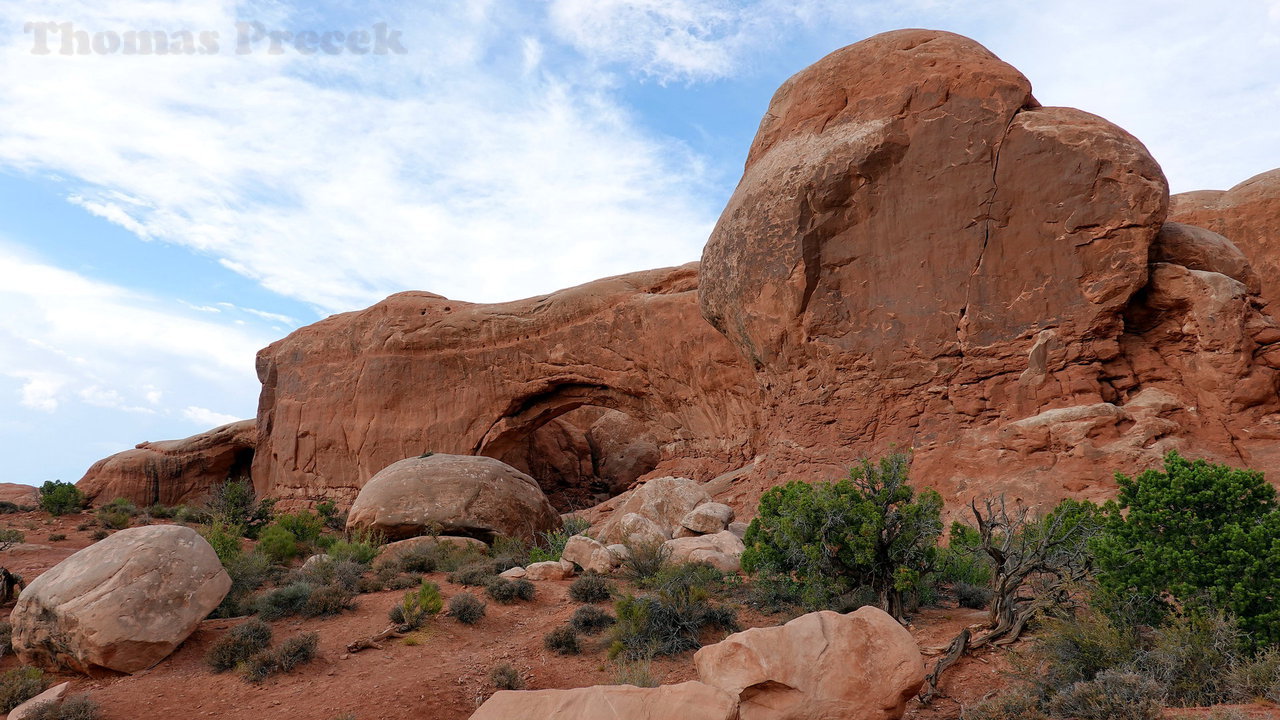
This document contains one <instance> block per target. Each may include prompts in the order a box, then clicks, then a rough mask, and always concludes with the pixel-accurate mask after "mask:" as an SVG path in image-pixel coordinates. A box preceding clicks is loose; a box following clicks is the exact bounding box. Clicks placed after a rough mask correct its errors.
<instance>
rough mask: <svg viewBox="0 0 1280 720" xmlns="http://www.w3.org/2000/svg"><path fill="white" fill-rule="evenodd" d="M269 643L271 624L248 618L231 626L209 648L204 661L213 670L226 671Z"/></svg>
mask: <svg viewBox="0 0 1280 720" xmlns="http://www.w3.org/2000/svg"><path fill="white" fill-rule="evenodd" d="M269 645H271V626H270V625H268V624H267V623H265V622H263V621H262V620H260V619H258V618H250V619H249V620H246V621H245V622H243V623H241V624H239V625H237V626H235V627H234V628H231V630H230V632H228V633H227V634H226V635H224V636H222V637H221V638H220V639H219V640H218V641H217V642H215V643H214V644H213V646H212V647H210V648H209V652H208V653H207V654H205V662H206V663H208V665H209V667H211V668H213V671H214V672H226V671H227V670H232V669H234V668H235V667H236V666H237V665H239V664H240V663H242V662H245V661H247V660H248V659H249V658H250V657H253V656H254V655H255V654H257V653H259V652H261V651H262V650H264V649H266V648H267V647H268V646H269Z"/></svg>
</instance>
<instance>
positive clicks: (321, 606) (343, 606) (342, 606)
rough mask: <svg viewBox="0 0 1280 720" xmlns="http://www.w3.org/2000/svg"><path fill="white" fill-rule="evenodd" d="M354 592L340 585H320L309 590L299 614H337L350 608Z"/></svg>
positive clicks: (319, 615)
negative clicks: (308, 595)
mask: <svg viewBox="0 0 1280 720" xmlns="http://www.w3.org/2000/svg"><path fill="white" fill-rule="evenodd" d="M354 597H355V593H354V592H353V591H351V590H348V589H347V588H345V587H342V586H341V585H321V586H320V587H318V588H316V589H315V590H313V591H312V592H311V595H310V597H308V598H307V602H306V603H305V604H304V605H303V606H302V612H301V614H302V615H303V616H305V617H323V616H326V615H337V614H339V613H341V612H344V611H346V610H350V609H351V608H352V607H353V606H354V605H353V603H352V599H353V598H354Z"/></svg>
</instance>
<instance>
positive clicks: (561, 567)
mask: <svg viewBox="0 0 1280 720" xmlns="http://www.w3.org/2000/svg"><path fill="white" fill-rule="evenodd" d="M571 577H573V563H571V562H569V561H568V560H545V561H543V562H536V563H532V564H530V565H527V566H525V569H524V579H525V580H532V581H534V582H540V581H542V580H567V579H569V578H571Z"/></svg>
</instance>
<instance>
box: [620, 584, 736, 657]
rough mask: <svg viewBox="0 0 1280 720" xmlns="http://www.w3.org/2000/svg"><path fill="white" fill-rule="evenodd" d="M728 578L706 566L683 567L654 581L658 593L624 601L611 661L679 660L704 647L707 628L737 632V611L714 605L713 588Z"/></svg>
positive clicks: (627, 597) (626, 597)
mask: <svg viewBox="0 0 1280 720" xmlns="http://www.w3.org/2000/svg"><path fill="white" fill-rule="evenodd" d="M722 577H723V576H722V575H721V574H720V573H719V572H718V571H717V570H715V569H714V568H711V567H708V566H706V565H677V566H673V567H671V568H669V569H668V570H666V571H664V572H661V573H659V574H658V575H657V576H656V577H655V578H654V579H653V584H652V587H653V589H654V592H653V593H652V594H650V595H642V596H639V597H633V596H630V595H627V596H624V597H623V598H622V599H621V600H619V601H618V602H617V603H615V605H614V611H615V614H616V616H617V618H616V624H615V625H614V627H613V636H612V639H613V644H612V646H611V648H610V650H609V654H610V657H614V658H617V657H621V658H622V659H623V660H638V659H641V658H652V657H654V656H657V655H676V654H679V653H682V652H685V651H687V650H696V649H698V648H699V647H702V642H701V636H702V633H703V631H704V630H706V629H710V628H714V629H718V630H723V631H734V630H737V629H738V621H737V616H736V614H735V613H734V612H733V610H732V609H731V608H728V607H724V606H720V605H714V604H712V603H711V602H710V597H711V589H712V588H713V587H715V586H716V584H717V583H719V582H720V581H721V579H722Z"/></svg>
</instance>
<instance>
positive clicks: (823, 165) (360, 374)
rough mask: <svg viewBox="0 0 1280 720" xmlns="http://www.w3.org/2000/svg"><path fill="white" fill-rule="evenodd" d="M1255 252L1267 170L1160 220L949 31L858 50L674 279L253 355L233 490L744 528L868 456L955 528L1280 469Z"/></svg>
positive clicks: (357, 327)
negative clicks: (437, 459)
mask: <svg viewBox="0 0 1280 720" xmlns="http://www.w3.org/2000/svg"><path fill="white" fill-rule="evenodd" d="M1277 243H1280V171H1273V172H1272V173H1266V174H1263V175H1260V176H1258V177H1256V178H1253V179H1251V180H1249V181H1246V182H1245V183H1242V184H1241V185H1239V186H1237V187H1235V188H1233V189H1231V190H1229V191H1225V192H1197V193H1187V194H1185V195H1181V196H1178V197H1176V198H1174V199H1173V202H1172V213H1170V199H1169V195H1168V187H1167V183H1166V181H1165V178H1164V175H1163V173H1162V171H1161V170H1160V167H1159V165H1158V164H1157V163H1156V162H1155V160H1154V159H1153V158H1152V157H1151V155H1150V154H1149V153H1148V152H1147V150H1146V148H1145V147H1144V146H1143V145H1142V143H1141V142H1139V141H1138V140H1137V139H1136V138H1134V137H1133V136H1131V135H1129V134H1128V133H1126V132H1125V131H1124V130H1122V129H1120V128H1118V127H1116V126H1115V125H1112V124H1111V123H1109V122H1107V121H1106V120H1103V119H1101V118H1099V117H1096V116H1093V115H1090V114H1088V113H1085V112H1081V111H1079V110H1074V109H1070V108H1052V107H1041V106H1040V104H1039V103H1038V102H1037V101H1036V100H1035V98H1034V97H1033V96H1032V94H1031V84H1030V82H1029V81H1028V80H1027V79H1026V78H1025V77H1023V75H1022V74H1021V73H1019V72H1018V71H1017V70H1016V69H1014V68H1013V67H1011V66H1009V65H1008V64H1006V63H1004V62H1002V61H1001V60H1000V59H999V58H997V57H995V56H994V55H992V54H991V53H990V52H989V51H987V50H986V49H985V48H983V47H982V46H981V45H979V44H977V43H975V42H973V41H972V40H968V39H966V38H963V37H959V36H956V35H952V34H949V33H943V32H934V31H925V30H906V31H899V32H893V33H886V34H884V35H879V36H876V37H873V38H870V39H868V40H865V41H863V42H860V43H857V44H855V45H851V46H849V47H847V48H844V49H842V50H839V51H837V52H835V53H832V54H831V55H829V56H828V57H826V58H824V59H822V60H821V61H819V62H817V63H815V64H814V65H813V66H811V67H809V68H806V69H805V70H803V71H801V72H800V73H798V74H797V75H796V76H794V77H793V78H791V79H790V80H788V81H787V82H786V83H785V84H784V85H783V86H782V87H781V88H780V89H779V90H778V92H777V94H776V95H775V96H774V98H773V101H772V103H771V104H770V107H769V110H768V112H767V113H766V115H765V117H764V119H763V121H762V122H761V125H760V129H759V132H758V134H757V136H756V138H755V140H754V142H753V143H752V146H751V149H750V153H749V155H748V159H747V163H746V167H745V170H744V174H743V177H742V180H741V182H740V184H739V185H738V187H737V189H736V191H735V192H734V194H733V196H732V198H731V199H730V200H729V203H728V205H727V207H726V208H725V210H724V213H723V215H722V216H721V218H720V220H719V223H718V224H717V226H716V228H715V230H714V232H713V233H712V235H711V238H710V239H709V241H708V243H707V246H706V249H705V252H704V254H703V258H702V262H701V264H690V265H686V266H683V267H679V268H667V269H662V270H652V271H647V272H638V273H633V274H630V275H624V276H619V277H614V278H607V279H604V280H599V281H596V282H593V283H588V284H586V285H582V286H579V287H576V288H570V289H568V290H563V291H560V292H556V293H553V294H550V295H546V296H542V297H537V298H531V299H528V300H522V301H518V302H512V303H504V304H498V305H477V304H471V303H465V302H458V301H452V300H448V299H446V298H443V297H440V296H438V295H433V294H431V293H426V292H408V293H401V294H398V295H394V296H392V297H390V298H388V299H387V300H385V301H383V302H381V303H378V304H377V305H374V306H373V307H371V308H368V309H366V310H363V311H360V312H355V313H347V314H344V315H337V316H334V317H331V318H329V319H327V320H324V321H322V322H319V323H316V324H314V325H311V326H309V327H305V328H302V329H300V330H298V331H296V332H294V333H293V334H292V335H290V336H289V337H287V338H285V339H283V340H281V341H279V342H277V343H275V344H273V345H271V346H270V347H268V348H266V349H264V350H263V351H262V352H261V353H260V354H259V357H258V374H259V377H260V379H261V380H262V383H263V391H262V396H261V402H260V406H259V414H258V423H257V433H258V436H257V439H256V449H257V452H256V455H255V456H254V461H253V476H254V482H255V485H256V486H257V488H258V491H259V493H263V494H269V495H274V496H277V497H281V498H284V499H285V500H286V503H285V507H288V506H289V504H290V503H292V502H297V503H301V502H306V501H314V500H317V499H320V498H333V499H337V500H340V501H347V502H349V501H351V500H352V499H353V498H354V497H355V495H356V493H357V491H358V489H359V488H360V487H361V486H362V485H363V484H364V483H365V482H366V481H367V480H368V479H369V478H370V477H371V476H372V475H373V474H374V473H377V472H378V471H380V470H382V469H383V468H384V467H386V466H388V465H390V464H391V463H393V462H396V461H398V460H401V459H403V458H406V457H410V456H416V455H418V454H420V453H423V452H425V451H435V452H444V453H455V454H464V455H466V454H480V455H487V456H490V457H494V458H497V459H500V460H503V461H504V462H507V463H509V464H511V465H512V466H514V467H516V468H517V469H520V470H521V471H527V473H528V474H529V475H531V476H533V477H535V478H536V479H537V480H538V481H539V483H540V485H541V486H542V487H543V489H544V491H545V492H546V493H547V494H548V495H549V496H550V497H551V499H552V501H553V502H554V503H555V504H556V506H557V508H558V509H560V510H562V511H563V510H567V509H574V508H579V507H583V506H588V505H593V504H595V503H597V502H599V501H600V500H602V499H604V498H606V497H607V496H609V495H612V494H616V493H619V492H621V491H623V490H625V489H626V488H627V487H628V486H629V485H630V484H632V483H633V481H635V480H637V479H641V480H643V479H645V478H654V477H661V476H668V475H670V476H683V477H689V478H693V479H696V480H701V481H706V480H711V479H713V478H714V479H715V481H714V482H713V483H711V484H710V485H708V486H707V489H708V492H710V493H711V494H712V495H714V496H715V497H716V498H717V499H720V500H722V501H724V502H727V503H729V504H731V505H732V506H733V507H734V508H735V509H737V510H738V511H739V512H740V513H744V516H746V517H749V516H750V513H751V512H752V511H754V508H755V502H756V499H757V498H758V497H759V495H760V493H761V492H763V490H764V489H766V488H768V487H770V486H772V485H775V484H777V483H779V482H784V481H786V480H790V479H796V478H799V479H809V480H816V479H834V478H838V477H841V476H843V475H844V474H845V473H846V472H847V470H848V468H849V466H850V465H851V464H852V463H853V462H854V461H855V460H856V459H857V458H858V457H860V456H865V455H878V454H882V453H885V452H888V451H890V450H894V449H898V450H911V451H912V452H913V456H914V460H913V464H912V472H913V475H914V477H915V479H916V480H917V482H919V483H921V484H924V485H928V486H932V487H935V488H937V489H939V490H940V491H941V492H942V493H943V495H944V497H946V498H947V499H948V501H949V502H950V503H951V506H952V507H956V506H958V505H961V504H963V503H966V502H967V501H968V500H969V499H970V498H971V497H974V496H977V495H990V494H994V493H1000V492H1004V493H1007V494H1009V495H1010V496H1011V498H1013V499H1018V500H1023V501H1026V502H1030V503H1042V502H1052V501H1055V500H1057V499H1059V498H1061V497H1065V496H1084V497H1102V496H1106V495H1108V494H1109V493H1111V492H1112V491H1113V490H1114V484H1113V482H1112V474H1113V473H1114V472H1115V471H1117V470H1120V471H1125V472H1135V471H1138V470H1141V469H1143V468H1145V467H1149V466H1153V465H1155V464H1157V463H1158V462H1159V458H1160V456H1161V455H1162V454H1163V453H1164V452H1165V451H1167V450H1169V449H1174V448H1178V449H1182V450H1184V451H1185V452H1186V453H1189V454H1193V455H1198V456H1207V457H1209V458H1211V459H1214V460H1218V461H1225V462H1230V463H1233V464H1237V465H1245V466H1249V467H1253V468H1257V469H1261V470H1266V471H1272V472H1273V473H1274V476H1277V477H1280V450H1276V449H1273V448H1280V443H1277V442H1276V440H1277V439H1280V397H1278V396H1277V388H1278V377H1280V376H1278V374H1277V368H1280V345H1278V344H1277V343H1280V328H1278V327H1277V325H1276V323H1275V321H1274V320H1273V319H1272V317H1271V315H1270V314H1269V311H1268V305H1267V303H1268V302H1269V301H1271V300H1274V299H1275V298H1276V297H1277V296H1278V294H1280V284H1277V283H1280V280H1277V278H1278V277H1280V272H1278V271H1280V252H1277V250H1276V247H1277ZM1273 307H1274V306H1273ZM131 452H134V451H131ZM125 456H128V454H125ZM118 457H120V456H118ZM125 459H128V460H129V462H130V463H132V464H133V466H135V467H136V466H139V463H141V464H142V465H145V464H146V463H145V462H142V460H140V459H137V458H134V457H133V456H128V457H127V458H125ZM112 461H113V459H108V461H104V462H112ZM122 461H123V460H117V461H115V462H117V463H119V462H122ZM100 464H101V463H100ZM96 467H97V466H95V468H96ZM131 472H132V474H129V473H125V472H123V471H120V472H117V473H116V476H119V477H121V478H123V477H130V478H137V477H139V473H138V472H136V471H131ZM218 472H222V471H221V470H218ZM144 474H145V473H144ZM90 475H91V476H104V477H111V476H112V475H111V473H108V472H106V470H105V469H99V470H97V471H96V472H95V471H91V472H90ZM169 475H174V476H175V477H177V476H178V475H181V474H177V475H175V474H174V473H170V474H169ZM169 475H165V476H164V477H168V476H169ZM148 477H149V476H148ZM181 477H186V475H181ZM87 479H88V478H87ZM95 482H97V483H99V484H102V483H103V482H105V481H102V480H95ZM114 482H115V484H116V485H119V486H121V487H124V486H128V485H129V483H133V484H134V485H133V486H137V487H141V486H142V485H141V482H140V481H138V480H136V479H134V480H129V481H127V482H126V481H125V480H118V481H114ZM184 482H185V481H184ZM200 482H203V483H205V484H207V483H208V480H207V479H205V480H201V481H200ZM90 484H92V483H90ZM193 484H195V485H199V483H193ZM98 494H99V495H115V494H123V495H125V496H128V497H134V496H133V495H130V494H129V493H127V492H123V491H121V490H117V489H113V490H111V491H110V492H106V491H99V492H98ZM155 494H156V492H155V491H149V496H154V495H155ZM180 495H182V492H176V491H175V493H173V494H168V495H162V498H161V499H164V498H173V497H175V496H180ZM166 501H170V502H172V501H173V500H172V499H169V500H166ZM624 503H625V499H619V500H617V501H614V502H610V503H605V504H602V505H600V506H598V507H597V508H596V509H595V510H594V511H593V518H594V519H603V518H605V517H606V516H608V515H609V514H610V512H611V511H612V510H613V509H614V508H616V507H619V506H620V505H621V504H624Z"/></svg>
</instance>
